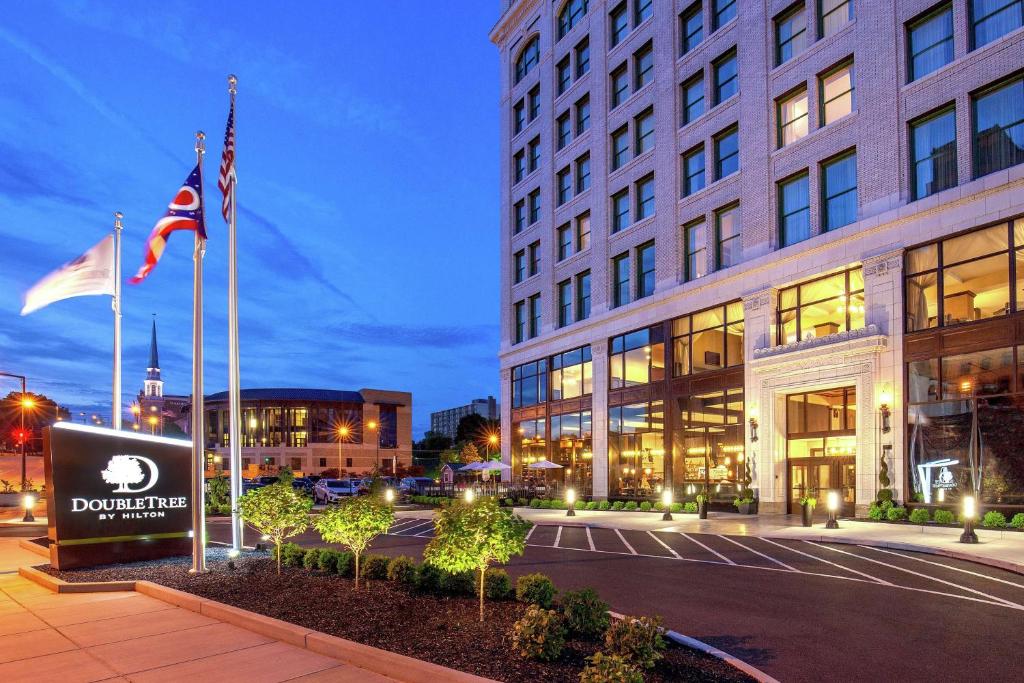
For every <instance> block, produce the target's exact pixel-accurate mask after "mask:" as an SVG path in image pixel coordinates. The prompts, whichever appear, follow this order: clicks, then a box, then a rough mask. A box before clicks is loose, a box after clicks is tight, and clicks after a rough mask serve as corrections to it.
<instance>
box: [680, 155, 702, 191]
mask: <svg viewBox="0 0 1024 683" xmlns="http://www.w3.org/2000/svg"><path fill="white" fill-rule="evenodd" d="M704 185H705V181H704V145H700V146H698V147H695V148H694V149H691V150H690V151H689V152H687V153H686V154H684V155H683V196H684V197H688V196H690V195H691V194H693V193H694V192H697V191H698V190H703V189H704Z"/></svg>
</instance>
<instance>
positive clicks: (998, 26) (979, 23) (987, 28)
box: [970, 0, 1024, 49]
mask: <svg viewBox="0 0 1024 683" xmlns="http://www.w3.org/2000/svg"><path fill="white" fill-rule="evenodd" d="M970 11H971V37H972V43H973V45H974V49H978V48H979V47H981V46H983V45H988V44H989V43H991V42H992V41H993V40H996V39H997V38H1001V37H1002V36H1005V35H1006V34H1007V33H1009V32H1010V31H1013V30H1015V29H1018V28H1020V27H1021V25H1022V23H1024V1H1022V0H971V8H970Z"/></svg>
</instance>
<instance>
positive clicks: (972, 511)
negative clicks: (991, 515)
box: [960, 496, 978, 543]
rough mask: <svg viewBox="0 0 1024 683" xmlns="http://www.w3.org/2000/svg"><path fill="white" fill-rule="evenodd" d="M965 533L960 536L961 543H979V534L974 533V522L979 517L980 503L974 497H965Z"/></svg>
mask: <svg viewBox="0 0 1024 683" xmlns="http://www.w3.org/2000/svg"><path fill="white" fill-rule="evenodd" d="M962 505H963V519H964V532H963V533H962V534H960V542H961V543H977V542H978V534H977V533H975V531H974V520H975V518H977V516H978V502H977V500H975V498H974V496H964V500H963V504H962Z"/></svg>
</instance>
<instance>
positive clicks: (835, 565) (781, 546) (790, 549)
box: [761, 538, 892, 586]
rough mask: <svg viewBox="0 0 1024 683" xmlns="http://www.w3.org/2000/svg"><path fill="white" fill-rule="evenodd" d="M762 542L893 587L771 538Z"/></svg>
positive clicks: (875, 578)
mask: <svg viewBox="0 0 1024 683" xmlns="http://www.w3.org/2000/svg"><path fill="white" fill-rule="evenodd" d="M761 540H762V541H765V542H767V543H771V544H772V545H777V546H779V547H780V548H784V549H786V550H789V551H792V552H794V553H796V554H797V555H803V556H804V557H809V558H811V559H812V560H817V561H818V562H824V563H825V564H830V565H832V566H833V567H838V568H839V569H843V570H845V571H848V572H853V573H854V574H859V575H860V576H863V577H866V578H868V579H871V580H872V581H874V582H875V583H880V584H882V585H883V586H891V585H892V584H891V583H889V582H888V581H886V580H885V579H880V578H878V577H877V576H871V574H865V573H864V572H862V571H859V570H857V569H851V568H850V567H844V566H843V565H841V564H838V563H836V562H832V561H831V560H826V559H825V558H823V557H818V556H817V555H811V554H810V553H805V552H804V551H802V550H797V549H796V548H791V547H789V546H788V545H782V544H781V543H776V542H775V541H773V540H772V539H770V538H762V539H761ZM804 542H805V543H807V542H808V541H804Z"/></svg>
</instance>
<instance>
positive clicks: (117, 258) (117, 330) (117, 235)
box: [111, 211, 124, 430]
mask: <svg viewBox="0 0 1024 683" xmlns="http://www.w3.org/2000/svg"><path fill="white" fill-rule="evenodd" d="M123 218H124V214H123V213H121V212H120V211H115V212H114V299H113V301H112V302H111V306H112V307H113V309H114V406H113V412H112V414H111V415H112V422H113V426H114V429H117V430H120V429H121V230H122V228H123V226H122V224H121V219H123Z"/></svg>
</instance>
